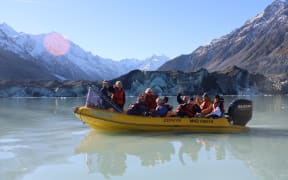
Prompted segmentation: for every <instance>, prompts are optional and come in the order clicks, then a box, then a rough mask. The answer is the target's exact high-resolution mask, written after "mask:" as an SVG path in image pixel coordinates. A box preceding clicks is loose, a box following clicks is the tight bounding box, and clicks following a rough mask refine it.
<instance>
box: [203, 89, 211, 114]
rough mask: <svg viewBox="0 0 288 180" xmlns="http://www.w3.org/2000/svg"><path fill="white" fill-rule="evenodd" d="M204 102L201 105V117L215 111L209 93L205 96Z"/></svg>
mask: <svg viewBox="0 0 288 180" xmlns="http://www.w3.org/2000/svg"><path fill="white" fill-rule="evenodd" d="M202 97H203V101H202V102H201V104H200V108H201V116H206V115H207V114H209V113H211V112H212V111H213V104H212V102H211V100H210V98H209V96H208V94H207V93H204V94H203V96H202Z"/></svg>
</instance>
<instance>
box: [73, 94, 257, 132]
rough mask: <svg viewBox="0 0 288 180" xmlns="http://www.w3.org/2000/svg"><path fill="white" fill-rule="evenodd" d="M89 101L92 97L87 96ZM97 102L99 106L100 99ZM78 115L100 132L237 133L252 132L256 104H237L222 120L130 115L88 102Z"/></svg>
mask: <svg viewBox="0 0 288 180" xmlns="http://www.w3.org/2000/svg"><path fill="white" fill-rule="evenodd" d="M97 98H98V99H97ZM100 98H101V97H100ZM87 99H91V97H88V96H87ZM94 102H98V103H96V104H97V105H98V104H99V102H100V101H99V97H96V100H95V101H94ZM74 113H75V116H76V117H77V118H79V119H80V120H81V121H83V122H84V123H85V124H87V125H88V126H90V127H91V128H94V129H98V130H99V129H100V130H108V131H156V132H163V131H175V132H187V131H188V132H217V133H222V132H223V133H224V132H225V133H226V132H229V133H237V132H245V131H247V130H248V127H246V124H247V123H248V121H249V120H250V119H251V117H252V102H251V101H250V100H246V99H238V100H236V101H234V102H233V103H231V104H230V106H229V109H228V112H227V113H226V115H225V117H222V118H204V117H192V118H189V117H184V118H181V117H172V116H166V117H152V116H135V115H127V114H125V113H118V112H111V111H108V110H103V109H100V106H93V108H92V107H87V101H86V106H81V107H76V108H74Z"/></svg>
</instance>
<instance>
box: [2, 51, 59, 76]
mask: <svg viewBox="0 0 288 180" xmlns="http://www.w3.org/2000/svg"><path fill="white" fill-rule="evenodd" d="M5 79H10V80H25V79H34V80H43V79H45V80H49V79H50V80H51V79H55V77H54V76H52V75H51V74H50V73H49V72H48V71H47V70H46V69H45V68H43V67H42V66H40V65H37V64H36V63H33V62H31V61H25V60H22V59H21V58H20V57H19V56H18V55H16V54H14V53H11V52H7V51H5V50H0V80H5Z"/></svg>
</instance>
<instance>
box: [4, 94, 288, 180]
mask: <svg viewBox="0 0 288 180" xmlns="http://www.w3.org/2000/svg"><path fill="white" fill-rule="evenodd" d="M236 98H237V97H236V96H226V97H225V107H226V109H227V107H228V104H229V103H230V102H231V101H232V100H233V99H236ZM240 98H246V99H251V100H252V101H253V119H252V120H251V121H250V122H249V123H248V126H249V127H250V131H249V132H248V133H241V134H201V133H197V134H195V133H185V134H183V133H182V134H181V133H136V134H135V133H134V134H128V133H125V134H111V133H107V132H106V133H103V132H98V131H94V130H91V129H90V128H89V127H87V126H86V125H85V124H83V123H82V122H80V121H79V120H78V119H76V117H75V116H74V114H73V112H72V107H75V106H79V105H83V104H84V101H85V99H84V98H7V99H6V98H4V99H0V179H1V180H63V179H69V180H74V179H75V180H76V179H77V180H78V179H83V180H92V179H93V180H95V179H123V180H124V179H125V180H127V179H131V180H132V179H133V180H136V179H137V180H138V179H143V180H144V179H145V180H147V179H165V180H170V179H171V180H172V179H173V180H174V179H181V180H184V179H198V180H202V179H203V180H204V179H205V180H206V179H213V180H218V179H219V180H231V179H233V180H287V179H288V158H287V150H288V96H245V97H240ZM127 100H128V101H130V102H132V101H134V100H135V98H134V97H127ZM170 102H171V103H172V104H174V108H175V107H176V104H175V102H176V100H175V97H171V98H170ZM128 103H129V102H128ZM128 103H127V104H128Z"/></svg>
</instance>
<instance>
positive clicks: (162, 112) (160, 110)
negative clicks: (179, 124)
mask: <svg viewBox="0 0 288 180" xmlns="http://www.w3.org/2000/svg"><path fill="white" fill-rule="evenodd" d="M156 104H157V107H156V109H155V110H154V111H152V112H151V115H152V116H160V117H164V116H166V115H167V113H168V108H167V106H166V105H165V104H164V101H163V99H161V98H160V97H158V98H157V99H156Z"/></svg>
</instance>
